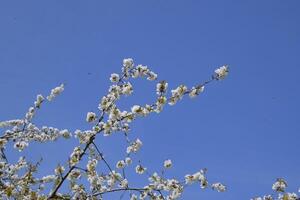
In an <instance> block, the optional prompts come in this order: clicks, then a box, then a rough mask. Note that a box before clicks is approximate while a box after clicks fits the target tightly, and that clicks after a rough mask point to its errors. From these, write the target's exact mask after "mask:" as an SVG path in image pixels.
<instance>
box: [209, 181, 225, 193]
mask: <svg viewBox="0 0 300 200" xmlns="http://www.w3.org/2000/svg"><path fill="white" fill-rule="evenodd" d="M211 187H212V189H213V190H217V191H218V192H225V191H226V186H225V185H223V184H222V183H213V184H212V185H211Z"/></svg>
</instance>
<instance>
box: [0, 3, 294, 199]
mask: <svg viewBox="0 0 300 200" xmlns="http://www.w3.org/2000/svg"><path fill="white" fill-rule="evenodd" d="M299 35H300V1H298V0H289V1H281V0H265V1H261V0H252V1H238V0H235V1H233V0H228V1H222V0H219V1H216V0H209V1H208V0H207V1H196V0H194V1H189V0H187V1H179V0H161V1H158V0H152V1H140V0H129V1H124V0H123V1H114V0H111V1H100V0H90V1H71V0H66V1H59V0H52V1H38V0H36V1H33V0H27V1H14V0H10V1H1V2H0V90H1V100H0V102H1V104H0V121H2V120H6V119H12V118H22V117H23V116H24V113H25V112H26V111H27V109H28V107H29V106H31V105H32V103H33V101H34V100H35V96H36V94H39V93H42V94H45V95H47V94H48V92H49V91H50V89H51V88H53V87H55V86H57V85H59V84H60V83H61V82H64V83H66V88H65V92H64V93H63V94H62V95H61V96H59V97H58V98H57V99H56V101H54V102H51V103H49V104H47V105H46V104H45V105H44V106H43V108H42V109H41V110H40V112H39V113H38V115H37V116H36V118H35V122H36V124H38V125H49V126H55V127H58V128H67V129H69V130H71V131H74V130H75V129H77V128H79V129H87V128H89V127H90V126H89V125H88V124H87V123H86V122H85V116H86V113H87V112H88V111H97V106H98V102H99V99H100V97H101V96H103V95H104V94H105V93H106V91H107V88H108V86H109V84H110V83H109V76H110V74H111V73H113V72H120V69H121V63H122V59H123V58H126V57H132V58H134V59H135V62H136V63H141V64H145V65H148V66H149V67H150V68H151V69H152V70H153V71H155V72H156V73H157V74H158V76H159V79H164V80H167V81H168V82H169V86H170V88H174V87H176V86H177V85H179V84H182V83H185V84H187V85H188V86H193V85H194V84H196V83H200V82H202V81H204V80H206V79H207V78H209V77H210V75H211V74H212V72H213V71H214V69H215V68H216V67H219V66H221V65H223V64H229V66H230V69H231V73H230V75H229V76H228V78H227V79H226V80H224V81H221V82H215V83H213V84H210V85H209V86H207V87H206V90H205V92H204V93H203V94H202V95H201V96H200V97H198V98H196V99H193V100H190V99H188V98H186V99H184V100H183V101H181V102H179V103H178V104H177V105H176V106H174V107H170V106H167V107H166V108H165V109H164V112H162V113H161V114H159V115H156V114H153V115H151V116H149V117H148V118H145V119H138V120H137V121H135V122H134V123H133V125H132V132H131V137H132V138H135V137H139V138H140V139H141V140H142V141H143V143H144V146H143V148H142V150H141V152H140V153H139V155H138V158H140V159H142V161H143V163H144V164H145V165H146V166H147V168H148V169H149V170H150V172H151V171H152V172H153V171H155V170H158V169H160V167H161V165H162V162H163V160H164V159H166V158H171V159H172V160H173V163H174V168H173V169H172V170H170V172H168V173H169V175H170V176H171V177H172V176H176V177H183V176H184V175H185V174H186V173H189V172H195V171H197V170H199V169H200V168H204V167H207V168H208V170H209V171H208V178H209V180H210V181H222V182H224V183H225V184H226V185H227V186H228V191H227V192H226V193H221V194H220V193H217V192H211V191H209V190H207V191H201V190H200V189H199V186H196V185H193V186H191V187H190V188H189V189H187V191H186V192H185V193H184V195H183V198H182V199H187V200H194V199H210V200H217V199H222V200H224V199H226V200H227V199H228V200H239V199H250V198H251V197H253V196H255V195H261V194H264V193H271V186H272V183H273V182H274V181H275V179H276V178H278V177H283V178H285V179H286V180H287V181H288V183H289V189H290V191H296V190H298V187H299V186H300V171H299V170H300V168H299V166H300V159H299V152H300V149H299V144H300V141H299V139H300V136H299V134H300V128H299V122H300V121H299V113H300V106H299V102H300V93H299V92H300V91H299V80H300V79H299V73H300V57H299V52H300V37H299ZM134 83H135V84H136V87H135V92H134V95H133V96H132V97H130V98H127V99H122V100H121V101H120V106H122V107H123V108H127V109H129V108H130V105H133V104H144V103H147V102H149V101H150V102H152V101H153V100H154V97H155V93H154V92H155V85H154V84H151V83H149V82H147V81H143V80H139V81H135V82H134ZM97 142H98V143H99V145H100V146H101V147H102V148H103V149H104V152H105V154H106V156H107V159H108V160H109V161H111V162H112V163H113V162H115V161H116V160H118V159H120V158H121V155H122V154H120V153H119V152H122V151H123V150H124V149H125V145H124V141H123V137H121V136H120V135H115V136H112V137H111V138H102V139H100V140H98V141H97ZM74 145H77V142H76V141H64V140H60V141H58V142H55V143H47V144H46V145H41V144H33V145H32V146H30V147H29V148H28V149H27V150H26V151H25V152H24V153H25V155H27V157H29V158H32V159H33V160H37V159H38V158H39V157H40V156H44V157H45V159H44V161H43V164H42V166H41V170H42V171H43V172H45V173H52V171H51V170H52V169H53V167H54V166H55V165H56V164H57V162H58V161H59V162H61V163H63V162H64V161H66V156H68V155H69V154H70V153H71V151H72V149H73V147H74ZM9 154H10V155H11V156H14V158H12V159H16V158H17V156H18V155H21V154H19V153H17V154H16V153H14V154H12V153H11V152H9ZM144 178H145V177H144ZM134 181H136V182H137V183H138V182H139V181H138V180H135V179H133V182H134Z"/></svg>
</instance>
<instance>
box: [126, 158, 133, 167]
mask: <svg viewBox="0 0 300 200" xmlns="http://www.w3.org/2000/svg"><path fill="white" fill-rule="evenodd" d="M125 163H126V165H130V164H131V163H132V160H131V158H130V157H126V158H125Z"/></svg>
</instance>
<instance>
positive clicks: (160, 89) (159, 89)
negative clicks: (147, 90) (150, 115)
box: [156, 81, 168, 95]
mask: <svg viewBox="0 0 300 200" xmlns="http://www.w3.org/2000/svg"><path fill="white" fill-rule="evenodd" d="M167 89H168V83H167V82H166V81H161V82H159V83H157V84H156V93H157V95H161V94H163V93H165V92H166V91H167Z"/></svg>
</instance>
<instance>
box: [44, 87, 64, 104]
mask: <svg viewBox="0 0 300 200" xmlns="http://www.w3.org/2000/svg"><path fill="white" fill-rule="evenodd" d="M63 91H64V84H61V85H60V86H58V87H56V88H54V89H52V90H51V93H50V95H49V96H47V99H48V101H52V100H53V99H54V98H55V97H57V96H58V95H59V94H60V93H62V92H63Z"/></svg>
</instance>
